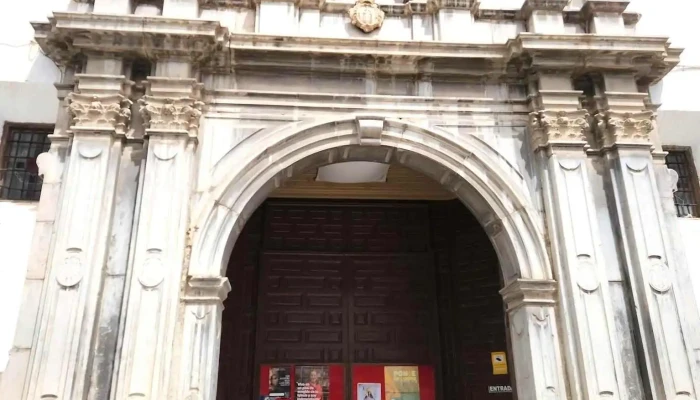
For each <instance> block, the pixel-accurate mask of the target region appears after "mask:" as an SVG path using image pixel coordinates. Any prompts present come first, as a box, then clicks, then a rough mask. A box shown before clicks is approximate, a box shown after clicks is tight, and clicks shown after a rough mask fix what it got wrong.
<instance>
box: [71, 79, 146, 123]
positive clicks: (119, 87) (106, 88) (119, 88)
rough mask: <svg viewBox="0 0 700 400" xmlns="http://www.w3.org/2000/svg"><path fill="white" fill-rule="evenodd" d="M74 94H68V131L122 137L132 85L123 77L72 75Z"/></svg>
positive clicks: (129, 116) (128, 120)
mask: <svg viewBox="0 0 700 400" xmlns="http://www.w3.org/2000/svg"><path fill="white" fill-rule="evenodd" d="M76 81H77V85H76V91H75V92H72V93H70V94H68V95H67V96H66V100H67V101H68V109H69V111H70V113H71V115H72V118H73V119H72V122H71V125H70V128H69V131H70V132H72V133H73V134H76V133H91V134H94V133H106V134H117V135H124V134H125V133H126V130H127V127H128V126H129V122H130V121H131V104H132V103H131V101H130V100H129V99H128V96H129V93H130V91H131V85H132V84H133V82H131V81H129V80H127V79H126V77H125V76H123V75H93V74H78V75H76Z"/></svg>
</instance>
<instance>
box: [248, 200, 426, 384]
mask: <svg viewBox="0 0 700 400" xmlns="http://www.w3.org/2000/svg"><path fill="white" fill-rule="evenodd" d="M428 217H429V208H428V207H427V206H426V205H425V204H395V203H394V204H381V203H375V204H367V203H354V204H353V203H327V204H322V203H311V204H309V203H296V202H280V203H270V204H269V205H268V208H267V212H266V217H265V228H264V232H265V239H264V248H265V249H264V251H263V255H262V259H261V270H262V271H261V285H260V292H259V303H258V304H259V315H260V317H259V319H258V332H257V344H256V347H257V348H258V349H259V351H258V352H257V362H256V364H258V365H259V364H264V363H296V364H299V363H345V364H346V365H347V366H348V370H349V367H350V363H437V362H438V360H439V348H438V343H437V336H438V335H437V330H436V329H434V325H433V326H431V324H429V323H426V322H427V321H433V322H434V323H437V308H436V303H435V281H434V278H435V273H434V270H433V262H432V260H433V256H432V254H431V252H430V247H429V225H428Z"/></svg>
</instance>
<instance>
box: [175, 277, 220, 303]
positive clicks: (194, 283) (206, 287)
mask: <svg viewBox="0 0 700 400" xmlns="http://www.w3.org/2000/svg"><path fill="white" fill-rule="evenodd" d="M230 291H231V283H229V281H228V278H225V277H221V276H188V277H187V284H186V285H185V295H184V297H183V300H184V301H185V303H222V302H223V301H224V300H226V297H228V293H229V292H230Z"/></svg>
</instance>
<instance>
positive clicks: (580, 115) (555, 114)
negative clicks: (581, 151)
mask: <svg viewBox="0 0 700 400" xmlns="http://www.w3.org/2000/svg"><path fill="white" fill-rule="evenodd" d="M530 128H531V132H532V141H533V148H535V149H537V148H540V147H545V146H549V145H552V144H555V143H585V142H586V132H587V130H588V129H589V124H588V112H587V111H585V110H579V111H535V112H532V113H530Z"/></svg>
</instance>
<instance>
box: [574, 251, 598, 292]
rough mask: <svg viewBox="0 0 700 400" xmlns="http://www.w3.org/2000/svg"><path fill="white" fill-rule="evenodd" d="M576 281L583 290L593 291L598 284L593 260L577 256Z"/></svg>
mask: <svg viewBox="0 0 700 400" xmlns="http://www.w3.org/2000/svg"><path fill="white" fill-rule="evenodd" d="M576 274H577V279H576V283H577V284H578V287H580V288H581V290H583V291H585V292H589V293H591V292H595V291H596V290H597V289H598V287H599V286H600V281H599V280H598V276H597V274H596V266H595V264H594V263H593V261H591V260H589V259H587V258H579V260H578V268H577V270H576Z"/></svg>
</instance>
